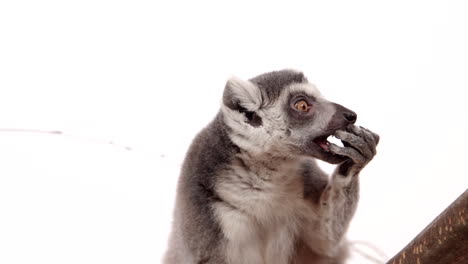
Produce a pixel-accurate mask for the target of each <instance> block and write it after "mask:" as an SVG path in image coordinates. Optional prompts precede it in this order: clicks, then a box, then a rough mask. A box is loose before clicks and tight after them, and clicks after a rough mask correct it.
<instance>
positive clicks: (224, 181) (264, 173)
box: [164, 70, 379, 264]
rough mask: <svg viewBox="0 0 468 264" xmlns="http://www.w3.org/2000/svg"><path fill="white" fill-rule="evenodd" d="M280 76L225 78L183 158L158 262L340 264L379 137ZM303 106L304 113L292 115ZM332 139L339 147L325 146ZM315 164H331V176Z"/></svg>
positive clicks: (285, 74)
mask: <svg viewBox="0 0 468 264" xmlns="http://www.w3.org/2000/svg"><path fill="white" fill-rule="evenodd" d="M314 89H315V87H312V86H310V84H308V82H307V79H306V78H305V76H304V75H303V74H302V73H300V72H296V71H290V70H283V71H277V72H271V73H266V74H262V75H259V76H257V77H255V78H252V79H250V80H249V81H241V80H230V81H228V83H227V84H226V87H225V91H224V95H223V106H222V108H221V110H220V112H219V113H218V115H217V116H216V118H215V119H214V120H213V121H212V122H211V123H210V124H209V125H208V126H207V127H206V128H205V129H203V130H202V131H201V132H200V133H199V134H198V135H197V137H196V138H195V139H194V140H193V143H192V145H191V147H190V149H189V151H188V153H187V155H186V158H185V161H184V165H183V167H182V171H181V175H180V178H179V183H178V189H177V197H176V204H175V210H174V221H173V230H172V233H171V237H170V239H169V246H168V251H167V253H166V255H165V258H164V263H166V264H178V263H180V264H192V263H196V264H201V263H206V264H208V263H209V264H237V263H239V264H250V263H252V264H254V263H255V264H289V263H291V264H302V263H321V264H332V263H342V262H343V261H344V259H345V258H346V254H347V245H346V241H345V239H344V234H345V232H346V230H347V227H348V224H349V222H350V220H351V218H352V216H353V215H354V211H355V209H356V205H357V201H358V196H359V177H358V174H359V172H360V170H361V169H362V168H363V167H365V165H366V164H367V163H368V162H369V161H370V160H371V159H372V158H373V156H374V155H375V147H376V145H377V143H378V140H379V138H378V136H377V135H376V134H374V133H373V132H370V131H369V130H367V129H364V128H359V127H357V126H355V125H354V122H355V117H356V116H355V113H354V112H352V111H351V110H349V109H346V108H344V107H342V106H340V105H337V104H334V103H331V102H329V101H327V100H325V99H324V98H323V97H321V96H320V95H319V94H318V93H317V91H315V90H314ZM297 100H306V101H307V102H309V103H310V105H311V106H312V108H311V109H312V110H310V112H307V113H306V112H301V111H298V110H297V109H296V108H295V107H294V105H295V102H297ZM332 134H334V135H335V136H336V137H338V138H339V139H342V140H343V142H344V147H339V146H336V145H334V144H329V147H326V146H325V142H326V141H324V140H325V138H326V137H327V136H329V135H332ZM315 159H321V160H324V161H327V162H330V163H334V164H338V166H337V169H336V170H335V172H334V173H333V174H332V175H331V178H330V179H329V177H328V176H327V175H326V174H325V173H324V172H322V171H321V170H320V169H319V167H318V166H317V164H316V162H315Z"/></svg>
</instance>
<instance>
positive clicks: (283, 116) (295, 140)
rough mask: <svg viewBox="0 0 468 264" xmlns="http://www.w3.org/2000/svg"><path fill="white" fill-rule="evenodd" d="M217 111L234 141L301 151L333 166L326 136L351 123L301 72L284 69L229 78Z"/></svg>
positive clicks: (252, 148)
mask: <svg viewBox="0 0 468 264" xmlns="http://www.w3.org/2000/svg"><path fill="white" fill-rule="evenodd" d="M222 112H223V113H224V116H225V123H226V125H227V126H228V127H229V128H230V133H231V134H230V137H231V139H232V140H233V142H234V143H235V144H237V145H238V146H239V147H240V148H243V149H245V150H247V151H249V152H252V153H257V154H261V153H271V154H273V152H278V153H280V154H282V155H304V156H311V157H314V158H318V159H321V160H323V161H326V162H329V163H333V164H337V163H341V162H343V161H344V160H345V159H346V157H344V156H340V155H336V154H333V153H331V152H330V149H329V146H330V143H329V142H328V141H327V138H328V137H329V136H331V135H333V134H334V133H335V132H336V131H337V130H346V127H347V126H349V125H350V124H353V123H354V122H355V121H356V118H357V116H356V114H355V113H354V112H353V111H351V110H349V109H347V108H345V107H343V106H341V105H339V104H335V103H332V102H330V101H327V100H326V99H325V98H324V97H323V96H322V95H321V94H320V92H319V91H318V90H317V88H316V87H315V86H314V85H313V84H310V83H309V82H308V81H307V79H306V78H305V77H304V75H303V74H302V73H300V72H295V71H290V70H284V71H278V72H271V73H267V74H262V75H260V76H257V77H255V78H253V79H251V80H249V81H244V80H240V79H236V78H233V79H230V80H229V81H228V83H227V84H226V88H225V91H224V96H223V106H222Z"/></svg>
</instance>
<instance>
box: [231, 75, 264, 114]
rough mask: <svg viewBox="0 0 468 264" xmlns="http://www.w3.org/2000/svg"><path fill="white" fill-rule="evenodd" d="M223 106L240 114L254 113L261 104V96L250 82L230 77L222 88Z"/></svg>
mask: <svg viewBox="0 0 468 264" xmlns="http://www.w3.org/2000/svg"><path fill="white" fill-rule="evenodd" d="M223 104H224V105H226V106H227V107H229V108H230V109H232V110H238V111H240V112H245V111H256V110H258V109H259V108H260V106H261V104H262V94H261V92H260V90H259V89H258V87H257V86H255V84H253V83H252V82H250V81H244V80H242V79H239V78H237V77H232V78H230V79H229V80H228V81H227V83H226V86H225V88H224V94H223Z"/></svg>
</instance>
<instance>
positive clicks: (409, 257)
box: [387, 190, 468, 264]
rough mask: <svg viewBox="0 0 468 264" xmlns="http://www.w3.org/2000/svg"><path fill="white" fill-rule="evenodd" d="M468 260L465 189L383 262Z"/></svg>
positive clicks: (443, 263)
mask: <svg viewBox="0 0 468 264" xmlns="http://www.w3.org/2000/svg"><path fill="white" fill-rule="evenodd" d="M466 263H468V190H466V191H465V192H464V193H463V194H462V195H460V197H458V199H457V200H455V201H454V202H453V203H452V204H451V205H450V206H449V207H447V209H445V211H443V212H442V213H441V214H440V215H439V216H438V217H436V219H434V221H432V223H430V224H429V225H428V226H427V227H426V228H425V229H424V230H423V231H422V232H421V233H419V235H417V236H416V237H415V238H414V239H413V240H412V241H411V242H410V243H409V244H408V245H407V246H406V247H405V248H404V249H403V250H401V251H400V252H399V253H398V254H397V255H396V256H395V257H393V258H392V259H390V260H389V261H388V262H387V264H466Z"/></svg>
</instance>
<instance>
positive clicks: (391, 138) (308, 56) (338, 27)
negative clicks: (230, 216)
mask: <svg viewBox="0 0 468 264" xmlns="http://www.w3.org/2000/svg"><path fill="white" fill-rule="evenodd" d="M467 14H468V7H467V4H466V3H465V2H464V1H421V2H416V1H385V2H384V1H326V2H325V1H320V2H318V1H316V2H312V1H307V2H306V1H304V2H294V1H288V2H275V1H265V2H259V1H255V2H254V1H252V2H245V3H244V2H240V1H232V2H222V1H212V2H207V1H185V2H181V1H171V2H169V1H166V2H162V1H161V2H156V1H101V0H93V1H19V0H18V1H2V2H0V128H2V129H3V131H2V132H0V263H158V262H159V261H160V257H161V255H162V253H163V251H164V249H165V246H166V245H165V244H166V237H167V234H168V231H169V228H170V221H171V211H172V203H173V198H174V190H175V184H176V180H177V177H178V171H179V166H180V164H181V162H182V159H183V157H184V153H185V151H186V149H187V147H188V144H189V143H190V141H191V139H192V138H193V136H194V135H195V134H196V133H197V132H198V131H199V130H200V129H201V128H202V127H203V126H204V125H206V124H207V122H209V121H210V120H211V119H212V118H213V116H214V115H215V113H216V112H217V111H218V107H219V103H220V98H221V94H222V90H223V87H224V83H225V81H226V79H227V78H228V77H229V76H231V75H237V76H239V77H241V78H250V77H253V76H255V75H257V74H260V73H263V72H266V71H270V70H278V69H283V68H295V69H299V70H302V71H304V73H305V74H306V75H307V76H308V78H309V80H310V81H312V82H314V83H315V84H316V85H317V86H318V87H319V89H320V90H321V91H322V93H323V94H324V95H325V96H326V97H327V98H328V99H330V100H332V101H335V102H338V103H340V104H342V105H345V106H346V107H348V108H350V109H353V110H354V111H356V112H357V113H358V115H359V118H358V124H359V125H362V126H365V127H368V128H370V129H371V130H373V131H375V132H377V133H379V134H380V136H381V142H380V145H379V148H378V150H379V153H378V155H377V156H376V158H375V159H374V161H373V162H372V163H371V164H370V165H369V166H368V167H367V168H366V169H365V170H364V171H363V173H362V175H361V177H362V195H361V203H360V206H359V210H358V213H357V215H356V217H355V219H354V221H353V224H352V226H351V229H350V232H349V236H350V238H351V240H354V241H365V242H367V243H370V244H372V245H374V246H376V247H378V248H380V249H381V250H383V251H384V252H385V253H386V254H387V256H389V257H390V256H393V255H394V254H395V253H397V252H398V251H399V250H400V249H401V248H402V247H403V246H405V245H406V243H407V242H408V241H409V240H411V239H412V238H413V237H414V236H415V235H416V234H417V233H419V231H420V230H421V229H422V228H423V227H424V226H426V225H427V224H428V223H429V222H430V221H431V220H432V219H433V218H434V217H435V216H437V214H438V213H440V212H441V211H442V210H443V209H444V208H445V207H446V206H448V205H449V204H450V203H451V202H452V201H453V200H454V199H455V198H456V197H457V196H458V195H460V194H461V193H462V192H463V191H465V190H466V188H467V186H468V177H467V173H466V168H467V166H466V162H467V161H466V151H467V149H468V143H467V142H468V141H467V140H466V135H468V122H467V121H468V107H467V105H468V103H467V96H466V91H467V89H468V78H467V77H468V49H467V47H468V16H467ZM5 129H33V130H46V131H49V130H59V131H62V132H64V133H65V134H63V135H57V134H50V133H38V132H27V131H26V132H15V131H5ZM109 141H112V142H109ZM126 147H131V149H130V150H128V149H126ZM361 249H364V251H366V252H368V253H369V254H371V255H373V256H376V254H375V253H373V251H372V250H370V249H369V248H366V247H361ZM377 256H378V255H377ZM352 263H364V260H363V259H360V260H359V258H358V257H357V256H356V257H355V258H354V261H353V262H352Z"/></svg>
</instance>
